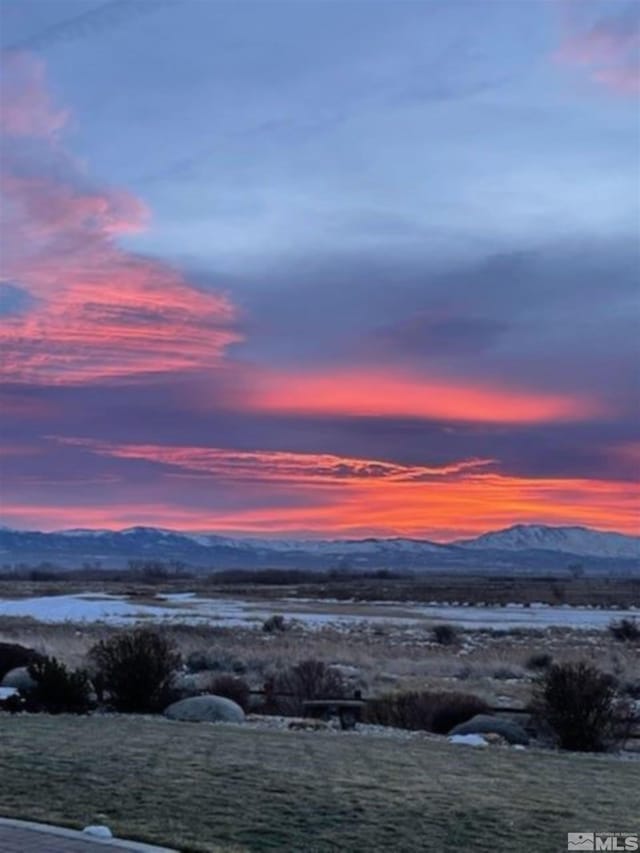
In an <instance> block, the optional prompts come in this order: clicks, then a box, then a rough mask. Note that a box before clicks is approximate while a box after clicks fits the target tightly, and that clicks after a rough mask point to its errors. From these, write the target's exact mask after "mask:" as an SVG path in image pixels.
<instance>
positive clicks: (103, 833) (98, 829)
mask: <svg viewBox="0 0 640 853" xmlns="http://www.w3.org/2000/svg"><path fill="white" fill-rule="evenodd" d="M82 831H83V833H84V834H85V835H93V837H94V838H113V833H112V832H111V830H110V829H109V827H108V826H99V825H97V824H96V825H95V826H85V828H84V829H83V830H82Z"/></svg>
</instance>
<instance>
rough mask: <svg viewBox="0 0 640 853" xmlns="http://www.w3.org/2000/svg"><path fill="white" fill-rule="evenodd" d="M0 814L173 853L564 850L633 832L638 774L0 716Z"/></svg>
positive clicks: (341, 740) (623, 765)
mask: <svg viewBox="0 0 640 853" xmlns="http://www.w3.org/2000/svg"><path fill="white" fill-rule="evenodd" d="M0 815H3V816H6V817H23V818H30V819H33V820H42V821H51V822H54V823H60V824H64V825H67V826H76V827H81V826H83V825H85V824H87V823H89V822H91V821H94V820H96V819H97V820H100V821H102V822H105V823H107V824H108V825H109V826H111V828H112V829H113V830H114V832H115V833H117V834H118V835H122V836H125V837H131V838H137V839H140V840H146V841H150V842H156V843H159V844H162V843H164V844H167V845H169V846H171V845H173V846H175V847H176V848H178V849H180V850H184V851H216V850H225V851H227V850H238V851H283V853H326V851H335V853H338V851H340V853H375V852H376V851H387V850H389V849H391V850H393V851H394V853H413V851H415V853H418V851H427V850H428V851H445V850H447V851H448V850H452V851H454V850H460V851H466V853H483V851H487V853H489V851H491V853H493V851H505V853H506V851H509V853H532V851H536V853H552V851H554V853H555V851H563V853H564V851H566V848H567V842H566V833H567V832H568V831H590V830H595V831H605V830H613V831H627V832H638V831H640V762H636V761H620V760H617V759H614V758H609V757H588V756H576V755H568V754H549V753H542V752H533V751H523V752H519V751H512V750H509V749H502V748H498V747H495V748H494V747H491V748H486V749H479V748H474V747H469V746H460V745H451V744H448V743H446V742H444V743H441V742H439V741H433V740H428V739H425V740H424V741H422V740H414V741H402V740H400V741H396V740H391V739H386V738H370V737H363V736H358V735H334V734H328V733H322V734H316V733H313V734H312V733H303V732H300V733H288V732H273V731H265V730H255V729H249V728H247V729H242V728H240V727H227V726H212V725H207V724H199V725H198V724H189V723H174V722H168V721H164V720H161V719H158V720H154V719H149V718H142V717H122V716H118V717H116V716H114V717H98V716H93V717H67V716H62V717H48V716H44V715H33V716H27V715H21V716H15V717H12V716H9V715H1V716H0Z"/></svg>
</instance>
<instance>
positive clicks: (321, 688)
mask: <svg viewBox="0 0 640 853" xmlns="http://www.w3.org/2000/svg"><path fill="white" fill-rule="evenodd" d="M265 687H266V688H267V689H266V690H265V692H266V693H267V696H266V699H267V702H266V704H267V710H271V711H272V712H273V713H280V714H286V715H293V716H297V715H299V714H301V713H302V712H303V702H305V701H306V700H311V699H339V698H341V697H343V696H345V695H346V692H347V691H346V687H345V683H344V680H343V678H342V676H341V675H340V673H339V672H336V671H335V670H333V669H331V668H330V667H328V666H327V665H326V664H325V663H324V661H321V660H303V661H300V663H298V664H296V665H295V666H292V667H289V669H286V670H284V671H283V672H279V673H278V674H277V675H275V676H274V677H273V678H272V679H271V680H270V681H269V682H268V684H267V685H265Z"/></svg>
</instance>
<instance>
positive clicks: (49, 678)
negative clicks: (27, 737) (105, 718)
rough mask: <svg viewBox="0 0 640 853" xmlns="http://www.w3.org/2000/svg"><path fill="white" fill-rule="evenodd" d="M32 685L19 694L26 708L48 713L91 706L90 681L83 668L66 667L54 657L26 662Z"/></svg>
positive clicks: (71, 711)
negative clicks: (69, 668) (32, 681)
mask: <svg viewBox="0 0 640 853" xmlns="http://www.w3.org/2000/svg"><path fill="white" fill-rule="evenodd" d="M28 672H29V675H30V676H31V678H32V679H33V680H34V681H35V687H33V688H32V689H30V690H29V691H26V692H25V693H23V694H22V691H21V695H22V697H23V699H24V701H25V709H26V710H27V711H46V712H47V713H49V714H85V713H86V712H87V711H88V710H89V709H90V708H91V684H90V682H89V677H88V675H87V673H86V672H85V671H84V670H81V669H77V670H68V669H67V667H66V666H65V665H64V664H63V663H61V662H60V661H58V660H56V658H41V659H40V660H37V661H34V662H33V663H31V664H29V666H28Z"/></svg>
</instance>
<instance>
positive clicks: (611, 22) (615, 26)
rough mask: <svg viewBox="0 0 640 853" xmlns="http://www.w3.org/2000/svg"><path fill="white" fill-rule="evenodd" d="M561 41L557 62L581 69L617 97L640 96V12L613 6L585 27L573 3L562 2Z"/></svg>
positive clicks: (635, 9)
mask: <svg viewBox="0 0 640 853" xmlns="http://www.w3.org/2000/svg"><path fill="white" fill-rule="evenodd" d="M564 9H565V21H564V37H563V39H562V42H561V44H560V47H559V49H558V51H557V52H556V54H555V58H556V59H557V61H559V62H561V63H563V64H564V65H566V66H569V67H575V68H582V69H584V70H585V71H586V72H587V73H588V75H589V77H590V78H591V80H593V81H594V82H596V83H599V84H600V85H602V86H605V87H606V88H607V89H609V90H610V91H612V92H615V93H616V94H620V95H635V94H638V93H640V9H639V8H638V7H637V5H636V4H635V3H628V4H624V5H622V6H620V5H617V6H614V5H613V4H612V5H611V6H610V7H609V10H608V12H609V14H608V15H607V16H606V17H600V18H599V19H597V20H596V21H592V22H590V23H587V24H585V23H584V22H583V21H581V20H579V17H578V14H577V11H578V7H577V6H576V4H575V3H570V2H565V3H564Z"/></svg>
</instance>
